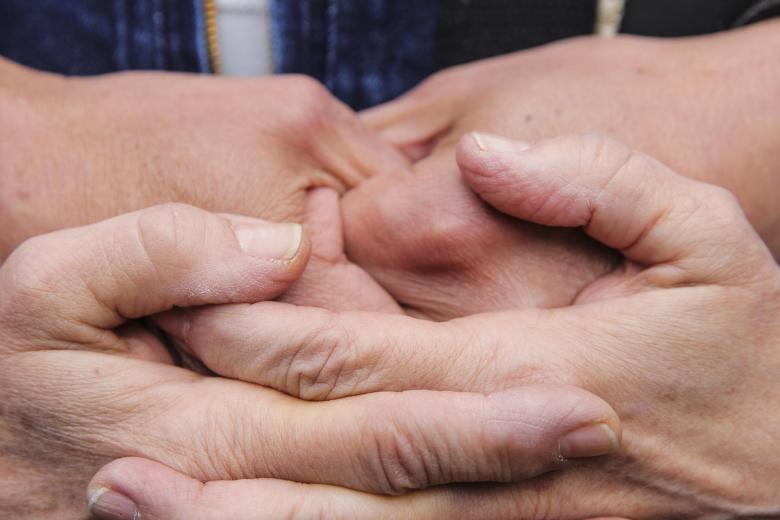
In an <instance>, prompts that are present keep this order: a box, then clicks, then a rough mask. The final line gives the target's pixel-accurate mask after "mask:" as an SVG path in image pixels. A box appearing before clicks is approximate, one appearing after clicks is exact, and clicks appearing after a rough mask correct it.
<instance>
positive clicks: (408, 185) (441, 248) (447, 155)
mask: <svg viewBox="0 0 780 520" xmlns="http://www.w3.org/2000/svg"><path fill="white" fill-rule="evenodd" d="M342 209H343V213H344V234H345V238H346V244H347V254H348V256H349V258H350V259H351V260H352V261H354V262H356V263H357V264H358V265H360V266H361V267H362V268H364V269H365V270H366V271H367V272H368V273H370V274H371V276H372V277H373V278H374V279H375V280H377V281H378V282H379V283H380V284H381V285H382V286H383V287H384V288H385V289H386V290H387V291H388V292H389V293H390V294H391V295H392V296H393V298H395V300H397V301H398V302H399V303H400V304H401V305H402V306H403V308H404V310H405V311H406V312H407V314H410V315H413V316H416V317H425V318H430V319H435V320H447V319H451V318H457V317H461V316H468V315H470V314H475V313H477V312H486V311H496V310H505V309H515V308H519V307H563V306H566V305H570V304H571V303H572V302H573V301H574V299H575V298H576V296H577V294H579V292H580V291H581V290H582V289H583V288H584V287H586V286H588V285H589V284H590V283H592V282H593V281H594V280H596V279H597V278H599V277H600V276H603V275H604V274H606V273H608V272H610V271H611V270H613V269H614V268H615V266H616V265H617V260H618V259H617V257H616V255H614V254H613V253H612V252H611V251H610V250H608V249H607V248H605V247H603V246H601V245H599V244H598V243H596V242H595V241H594V240H591V239H589V238H588V237H587V236H586V235H585V234H584V233H582V232H581V231H580V230H576V229H574V230H572V229H562V228H559V229H550V228H544V227H542V226H539V225H536V224H533V223H528V222H518V221H516V220H514V219H511V218H509V217H507V216H506V215H502V214H501V213H499V212H497V211H495V210H494V209H493V208H490V207H489V206H488V205H487V204H485V203H484V201H482V200H480V199H479V197H478V196H477V194H476V193H474V191H472V190H471V189H470V188H469V186H468V185H467V184H466V183H465V181H464V180H463V178H462V175H461V173H460V171H459V170H458V167H457V164H456V163H455V154H454V151H453V150H451V149H441V150H437V152H436V153H435V154H434V155H431V156H430V157H428V158H426V159H425V160H422V161H420V162H418V163H417V164H415V165H414V167H413V172H412V174H409V173H408V172H403V171H401V172H398V173H396V174H392V175H379V176H376V177H374V178H372V179H369V180H367V181H365V182H363V183H361V184H360V185H359V186H358V187H356V188H354V189H353V190H350V191H349V192H347V194H346V195H345V196H344V197H343V199H342ZM294 303H299V302H294ZM330 308H332V307H330ZM352 310H356V309H352ZM357 310H360V309H357ZM364 310H366V309H364ZM368 310H370V309H368Z"/></svg>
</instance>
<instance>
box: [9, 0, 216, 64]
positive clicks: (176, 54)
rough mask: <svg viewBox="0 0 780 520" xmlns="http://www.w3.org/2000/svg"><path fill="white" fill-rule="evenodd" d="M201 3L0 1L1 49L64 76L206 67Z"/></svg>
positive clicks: (166, 0) (154, 0)
mask: <svg viewBox="0 0 780 520" xmlns="http://www.w3.org/2000/svg"><path fill="white" fill-rule="evenodd" d="M201 2H202V0H0V54H2V55H3V56H5V57H7V58H9V59H11V60H14V61H16V62H19V63H22V64H24V65H27V66H30V67H34V68H37V69H42V70H48V71H52V72H58V73H61V74H69V75H84V74H101V73H105V72H113V71H118V70H128V69H147V70H177V71H192V72H204V71H208V55H207V53H206V49H205V43H204V37H205V36H204V35H205V33H204V31H203V28H202V23H203V22H202V16H201V15H202V13H201V12H200V11H201V9H202V5H201ZM199 24H200V25H199Z"/></svg>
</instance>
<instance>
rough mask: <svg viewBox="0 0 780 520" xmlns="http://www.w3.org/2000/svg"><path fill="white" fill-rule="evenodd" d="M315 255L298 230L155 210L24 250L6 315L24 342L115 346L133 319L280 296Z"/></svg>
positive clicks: (5, 279) (8, 276)
mask: <svg viewBox="0 0 780 520" xmlns="http://www.w3.org/2000/svg"><path fill="white" fill-rule="evenodd" d="M308 252H309V246H308V241H307V240H305V239H303V238H302V232H301V228H300V226H298V225H297V224H273V223H269V222H265V221H261V220H256V219H250V218H248V217H232V216H219V215H214V214H211V213H208V212H206V211H202V210H199V209H196V208H193V207H190V206H184V205H178V204H167V205H162V206H156V207H153V208H150V209H145V210H141V211H138V212H135V213H129V214H126V215H122V216H119V217H116V218H112V219H110V220H106V221H103V222H101V223H98V224H94V225H90V226H86V227H82V228H75V229H69V230H65V231H59V232H56V233H52V234H49V235H43V236H40V237H36V238H33V239H30V240H28V241H27V242H25V243H24V244H23V245H22V246H20V247H19V248H18V249H17V250H16V251H15V252H14V254H12V255H11V257H10V258H9V259H8V260H7V262H6V263H5V264H4V265H3V267H2V270H1V271H0V287H2V289H3V294H4V295H7V301H6V302H4V308H3V309H2V313H1V314H2V315H4V316H6V317H9V316H10V317H12V319H11V318H8V319H9V320H10V324H11V326H12V327H15V328H16V329H18V330H21V331H23V334H21V335H20V337H24V338H27V339H34V338H36V337H37V338H47V337H50V338H54V340H51V341H50V342H49V344H51V343H54V342H55V341H62V342H64V341H71V342H80V343H86V344H89V345H92V346H98V347H101V346H102V347H106V348H108V347H110V346H112V345H114V344H115V343H116V338H115V337H114V336H113V334H111V333H109V332H106V329H112V328H114V327H117V326H119V325H121V324H122V323H123V322H124V321H125V320H127V319H132V318H138V317H142V316H146V315H149V314H153V313H157V312H160V311H164V310H167V309H170V308H172V307H174V306H179V307H189V306H193V305H203V304H209V303H211V304H216V303H229V302H253V301H259V300H264V299H269V298H273V297H274V296H276V295H277V294H279V293H280V292H282V291H283V290H284V289H286V288H287V287H288V286H289V285H290V284H291V283H292V282H293V281H295V279H296V278H297V277H298V276H299V275H300V273H301V271H302V270H303V267H304V265H305V262H306V260H307V257H308ZM41 314H43V315H46V316H50V317H52V319H47V320H41V319H40V318H39V317H40V315H41Z"/></svg>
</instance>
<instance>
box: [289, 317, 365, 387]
mask: <svg viewBox="0 0 780 520" xmlns="http://www.w3.org/2000/svg"><path fill="white" fill-rule="evenodd" d="M354 345H355V340H354V339H353V338H352V334H351V332H350V329H349V327H348V326H346V325H345V324H344V323H343V322H342V321H341V320H339V319H338V318H337V316H336V315H335V314H333V313H330V312H327V311H323V317H322V320H321V324H320V325H319V326H317V327H315V328H314V329H313V330H312V331H311V332H310V333H307V334H305V335H304V336H303V337H302V338H301V339H300V341H299V342H298V345H297V346H296V347H295V350H294V351H293V353H292V355H291V356H290V357H289V359H288V362H287V367H286V374H285V382H284V385H285V388H286V389H287V391H288V393H290V394H292V395H297V396H298V397H300V398H301V399H305V400H310V401H320V400H327V399H335V398H338V397H344V396H346V395H349V394H350V393H351V392H352V391H353V390H354V389H355V387H356V386H357V385H358V384H359V381H360V379H361V378H362V377H363V375H364V372H365V371H366V370H368V367H361V365H363V363H359V362H356V352H355V349H354Z"/></svg>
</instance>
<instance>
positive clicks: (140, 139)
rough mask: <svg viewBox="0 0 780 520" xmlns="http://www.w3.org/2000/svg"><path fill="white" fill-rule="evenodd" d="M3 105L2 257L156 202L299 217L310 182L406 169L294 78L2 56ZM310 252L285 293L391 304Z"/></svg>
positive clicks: (346, 180) (339, 302)
mask: <svg viewBox="0 0 780 520" xmlns="http://www.w3.org/2000/svg"><path fill="white" fill-rule="evenodd" d="M0 115H2V117H3V119H4V121H6V122H7V123H6V124H4V125H3V126H2V128H0V157H1V158H2V160H0V227H2V229H3V230H4V232H3V233H2V235H1V236H0V260H2V259H4V258H5V257H6V256H8V254H9V253H10V251H11V250H13V248H14V247H16V245H18V244H19V243H20V242H21V241H23V240H24V239H26V238H28V237H31V236H33V235H37V234H40V233H45V232H48V231H53V230H56V229H62V228H66V227H71V226H76V225H83V224H88V223H91V222H96V221H98V220H101V219H104V218H107V217H110V216H114V215H117V214H120V213H124V212H127V211H132V210H137V209H140V208H144V207H148V206H151V205H154V204H159V203H164V202H181V203H187V204H192V205H196V206H198V207H201V208H204V209H207V210H210V211H216V212H227V213H235V214H241V215H249V216H253V217H259V218H265V219H269V220H274V221H277V222H280V221H292V222H302V221H303V220H304V219H305V216H306V205H307V192H308V190H310V189H312V188H316V187H330V188H333V189H335V190H338V191H340V192H343V191H344V190H346V189H348V188H350V187H353V186H355V185H357V184H358V183H359V182H360V181H362V180H363V179H365V178H367V177H369V176H370V175H373V174H377V173H390V172H395V171H398V170H401V169H403V168H405V167H406V161H405V160H404V158H403V157H402V156H401V155H400V154H398V153H397V152H396V151H395V150H394V149H392V148H391V147H389V146H388V145H386V144H383V143H382V142H380V141H379V140H378V139H377V138H376V137H375V136H374V135H373V134H372V133H371V132H370V131H369V130H368V129H367V128H366V127H365V126H364V125H363V124H361V123H360V121H358V119H357V118H356V116H355V114H354V113H353V112H352V111H350V110H349V109H348V108H347V107H346V106H344V105H342V104H341V103H340V102H339V101H338V100H336V99H335V98H333V97H332V96H331V95H330V94H329V93H328V92H327V91H326V90H325V88H324V87H322V86H321V85H320V84H319V83H317V82H316V81H314V80H312V79H310V78H306V77H304V76H278V77H272V78H265V79H259V80H245V79H224V78H214V77H207V76H196V75H187V74H169V73H166V74H161V73H139V72H133V73H123V74H115V75H107V76H97V77H94V78H62V77H58V76H54V75H49V74H43V73H39V72H35V71H32V70H28V69H25V68H22V67H19V66H16V65H14V64H11V63H10V62H7V61H4V60H2V59H0ZM321 242H322V241H319V242H318V243H321ZM318 249H319V248H317V250H315V255H314V260H313V262H312V264H311V265H312V273H310V274H306V275H304V277H303V279H302V280H301V281H300V282H299V284H298V286H297V288H296V291H295V299H296V301H298V302H302V303H311V304H320V303H323V302H324V301H325V299H326V298H327V300H328V302H330V303H331V304H332V305H333V306H334V308H342V307H340V306H344V305H346V306H350V307H351V308H374V309H377V310H383V309H385V310H386V309H387V308H388V305H390V302H391V300H390V298H389V297H388V296H387V295H386V294H385V293H384V292H383V291H382V290H381V289H379V288H378V287H377V286H376V284H374V283H372V282H370V280H368V278H367V277H366V276H364V274H362V273H360V272H359V271H358V270H357V269H356V268H353V267H349V268H345V266H347V265H348V262H347V260H346V258H344V257H343V256H341V257H339V256H334V255H332V254H324V255H321V254H319V253H318ZM314 271H317V273H319V275H317V274H316V273H315V272H314ZM322 273H329V275H328V276H329V277H332V278H334V279H336V280H338V283H334V284H333V285H335V286H337V287H339V288H341V289H342V290H343V291H344V293H343V294H342V295H341V296H339V295H336V294H334V293H333V292H332V289H333V286H331V287H323V288H321V284H322V282H321V275H322ZM323 291H324V292H323Z"/></svg>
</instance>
